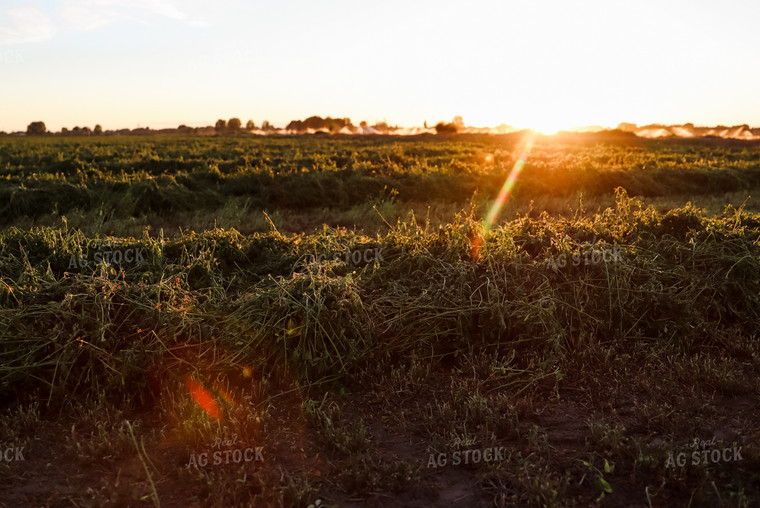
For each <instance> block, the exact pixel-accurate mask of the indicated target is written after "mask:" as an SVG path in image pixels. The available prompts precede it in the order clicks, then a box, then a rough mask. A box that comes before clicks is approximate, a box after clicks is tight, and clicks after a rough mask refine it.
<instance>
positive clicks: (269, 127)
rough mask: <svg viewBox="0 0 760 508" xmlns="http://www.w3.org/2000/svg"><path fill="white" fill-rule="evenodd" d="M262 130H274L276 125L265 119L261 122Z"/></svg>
mask: <svg viewBox="0 0 760 508" xmlns="http://www.w3.org/2000/svg"><path fill="white" fill-rule="evenodd" d="M261 130H262V131H273V130H275V127H274V125H272V124H271V123H269V120H264V121H263V122H261Z"/></svg>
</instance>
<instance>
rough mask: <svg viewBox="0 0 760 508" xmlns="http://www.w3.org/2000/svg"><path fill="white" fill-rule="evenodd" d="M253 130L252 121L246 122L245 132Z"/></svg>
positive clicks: (254, 125)
mask: <svg viewBox="0 0 760 508" xmlns="http://www.w3.org/2000/svg"><path fill="white" fill-rule="evenodd" d="M255 128H256V124H255V123H253V120H248V121H247V122H245V130H247V131H252V130H253V129H255Z"/></svg>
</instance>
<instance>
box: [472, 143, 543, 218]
mask: <svg viewBox="0 0 760 508" xmlns="http://www.w3.org/2000/svg"><path fill="white" fill-rule="evenodd" d="M535 141H536V133H535V132H534V131H528V132H527V134H526V136H525V138H524V140H523V146H522V152H521V153H520V156H519V157H518V158H517V160H516V161H515V163H514V165H513V166H512V171H510V172H509V176H507V180H506V181H505V182H504V185H502V187H501V191H499V195H498V196H497V197H496V201H495V202H494V204H493V206H492V207H491V211H490V212H488V215H487V216H486V220H485V222H484V224H483V226H484V227H485V230H486V231H488V230H490V229H491V228H492V227H493V224H494V222H496V219H497V218H498V217H499V212H500V211H501V209H502V208H503V207H504V205H505V204H507V201H509V196H510V195H511V194H512V189H513V188H514V186H515V183H516V182H517V179H518V178H520V173H521V172H522V170H523V167H525V161H526V159H527V158H528V154H529V153H530V150H531V148H533V144H534V143H535Z"/></svg>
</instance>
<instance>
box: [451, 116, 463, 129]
mask: <svg viewBox="0 0 760 508" xmlns="http://www.w3.org/2000/svg"><path fill="white" fill-rule="evenodd" d="M451 123H452V124H454V127H456V128H457V131H463V130H464V120H463V119H462V117H461V116H459V115H457V116H455V117H454V118H453V119H452V120H451Z"/></svg>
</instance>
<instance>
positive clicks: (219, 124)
mask: <svg viewBox="0 0 760 508" xmlns="http://www.w3.org/2000/svg"><path fill="white" fill-rule="evenodd" d="M214 130H215V131H216V132H218V133H220V134H221V133H222V132H224V131H225V130H227V122H225V121H224V120H222V119H221V118H220V119H219V120H217V121H216V125H214Z"/></svg>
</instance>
